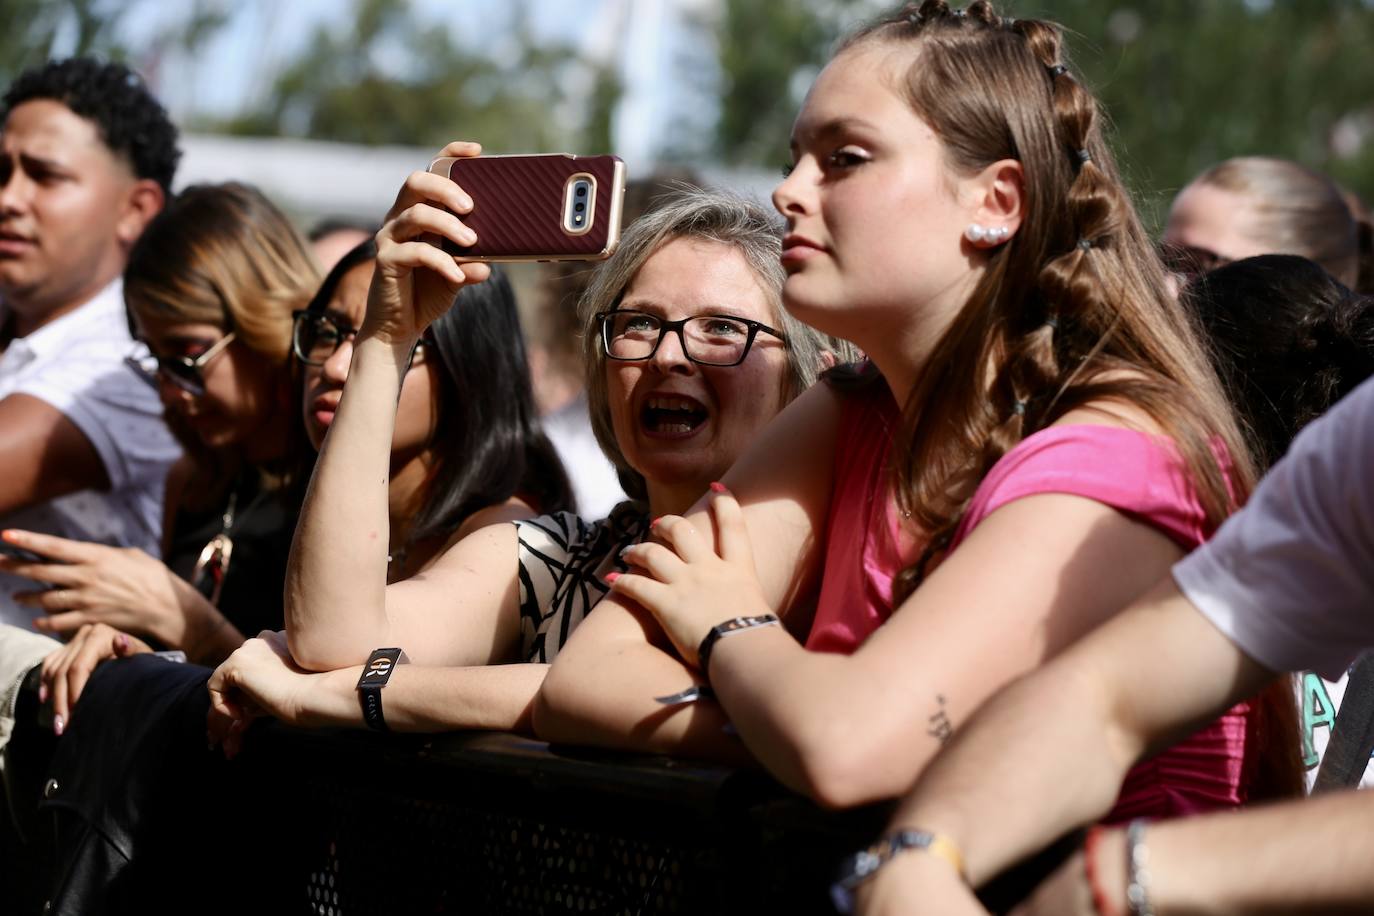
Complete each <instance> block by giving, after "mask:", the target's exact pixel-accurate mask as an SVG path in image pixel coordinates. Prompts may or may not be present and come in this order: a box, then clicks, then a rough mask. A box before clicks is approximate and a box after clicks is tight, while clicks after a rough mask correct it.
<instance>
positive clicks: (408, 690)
mask: <svg viewBox="0 0 1374 916" xmlns="http://www.w3.org/2000/svg"><path fill="white" fill-rule="evenodd" d="M362 670H363V669H362V666H361V665H359V666H356V667H353V668H342V669H339V670H338V671H330V672H326V673H325V674H321V675H315V676H314V677H317V678H319V681H318V682H317V683H316V684H315V685H313V688H312V690H311V692H310V695H309V697H308V698H307V700H306V708H305V710H304V711H303V714H302V716H301V724H303V725H308V726H313V727H319V726H335V727H357V728H361V727H363V726H364V725H365V722H364V720H363V715H362V708H361V706H360V705H359V703H358V692H357V683H358V677H359V676H360V675H361V674H362ZM547 671H548V666H547V665H536V664H515V665H491V666H487V667H478V668H440V667H425V666H419V665H401V666H400V667H398V668H396V669H395V671H394V672H393V673H392V675H391V680H390V681H389V682H388V683H387V685H386V687H385V688H384V690H383V695H382V708H383V714H384V715H385V716H386V724H387V726H388V727H389V728H390V729H391V730H392V731H398V732H422V733H429V732H446V731H459V730H463V729H484V730H489V731H514V732H520V733H523V734H530V733H531V732H532V729H531V727H530V709H531V706H532V705H533V702H534V697H535V695H536V694H537V693H538V692H539V685H540V684H542V683H543V682H544V675H545V673H546V672H547Z"/></svg>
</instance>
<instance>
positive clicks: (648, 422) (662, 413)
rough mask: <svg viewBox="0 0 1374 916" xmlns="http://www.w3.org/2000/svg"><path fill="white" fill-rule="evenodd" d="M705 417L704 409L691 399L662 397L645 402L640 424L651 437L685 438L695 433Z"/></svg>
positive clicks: (673, 396) (676, 396) (704, 420)
mask: <svg viewBox="0 0 1374 916" xmlns="http://www.w3.org/2000/svg"><path fill="white" fill-rule="evenodd" d="M707 416H708V414H707V411H706V408H705V407H703V406H702V405H701V403H700V402H699V401H697V400H695V399H693V398H687V397H682V396H680V395H671V396H670V395H663V396H658V397H650V398H648V399H647V400H646V401H645V403H644V407H643V409H642V410H641V411H640V423H641V424H642V425H643V427H644V429H645V431H646V432H648V433H650V434H651V435H659V436H686V435H691V434H692V433H694V432H696V431H697V430H698V429H699V428H700V427H701V425H702V424H703V423H705V422H706V419H707Z"/></svg>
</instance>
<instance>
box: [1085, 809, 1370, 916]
mask: <svg viewBox="0 0 1374 916" xmlns="http://www.w3.org/2000/svg"><path fill="white" fill-rule="evenodd" d="M1372 820H1374V793H1367V792H1345V793H1337V794H1334V795H1326V796H1322V797H1318V798H1312V799H1303V800H1299V801H1291V802H1285V803H1282V804H1276V805H1269V806H1266V807H1261V808H1251V809H1248V810H1245V811H1238V812H1227V813H1225V814H1214V815H1208V816H1205V817H1195V818H1187V819H1180V820H1176V821H1165V822H1161V823H1158V824H1154V825H1151V826H1150V827H1149V828H1147V829H1146V831H1145V838H1144V843H1145V846H1146V848H1147V849H1148V851H1149V863H1150V866H1149V894H1150V900H1151V902H1152V903H1153V904H1154V907H1155V910H1156V911H1157V912H1159V913H1162V914H1170V916H1172V914H1190V916H1210V914H1217V916H1221V914H1226V916H1249V914H1254V916H1263V914H1269V913H1303V914H1308V916H1314V914H1324V913H1332V914H1335V913H1367V912H1370V911H1371V910H1374V871H1371V870H1370V868H1369V863H1370V862H1374V832H1371V831H1370V830H1369V824H1370V822H1371V821H1372ZM1120 833H1121V831H1113V832H1112V834H1113V835H1112V836H1111V839H1112V840H1113V841H1114V842H1111V843H1110V845H1108V844H1104V846H1103V849H1102V851H1101V854H1102V855H1103V856H1109V855H1116V854H1121V855H1123V860H1124V853H1120V852H1119V851H1120V850H1123V849H1124V841H1123V840H1122V839H1121V838H1120V836H1119V834H1120ZM1104 839H1106V838H1104ZM1120 871H1122V872H1124V868H1122V869H1120ZM1106 890H1107V891H1108V892H1109V893H1110V894H1111V895H1112V896H1113V897H1114V898H1115V899H1116V901H1117V908H1118V910H1119V911H1121V912H1125V911H1126V907H1125V899H1126V895H1125V882H1124V880H1120V881H1116V882H1114V883H1113V884H1112V885H1111V886H1110V888H1108V889H1106Z"/></svg>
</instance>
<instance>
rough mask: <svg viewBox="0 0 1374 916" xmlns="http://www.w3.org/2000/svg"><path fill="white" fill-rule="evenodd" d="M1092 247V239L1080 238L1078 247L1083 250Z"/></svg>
mask: <svg viewBox="0 0 1374 916" xmlns="http://www.w3.org/2000/svg"><path fill="white" fill-rule="evenodd" d="M1092 247H1093V240H1092V239H1079V240H1078V248H1079V249H1080V250H1082V251H1087V250H1088V249H1090V248H1092Z"/></svg>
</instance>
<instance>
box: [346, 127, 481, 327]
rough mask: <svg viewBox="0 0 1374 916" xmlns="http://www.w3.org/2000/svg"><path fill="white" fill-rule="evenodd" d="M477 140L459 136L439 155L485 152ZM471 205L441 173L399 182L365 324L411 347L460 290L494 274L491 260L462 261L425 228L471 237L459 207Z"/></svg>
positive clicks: (459, 239)
mask: <svg viewBox="0 0 1374 916" xmlns="http://www.w3.org/2000/svg"><path fill="white" fill-rule="evenodd" d="M481 152H482V147H481V145H480V144H478V143H470V142H466V141H462V140H457V141H454V142H453V143H450V144H449V145H448V146H446V147H444V148H443V149H442V150H440V151H439V155H440V156H457V157H470V156H477V155H480V154H481ZM471 210H472V199H471V198H470V197H468V195H467V193H466V192H465V191H464V190H463V189H462V188H460V187H459V186H458V184H457V183H456V182H454V181H452V180H451V179H449V178H448V177H446V176H444V175H435V174H433V173H431V172H414V173H412V174H411V175H410V177H409V178H407V179H406V182H405V184H404V185H402V186H401V190H400V193H399V194H397V195H396V203H395V204H393V205H392V207H391V210H390V211H388V212H387V215H386V222H385V223H384V224H383V226H382V228H381V231H380V232H378V233H377V272H376V274H374V276H373V280H372V288H371V289H370V290H369V292H368V298H367V318H366V320H365V321H364V322H363V331H364V333H365V334H367V335H370V336H375V337H378V338H380V339H382V340H385V341H387V342H388V343H391V344H393V345H395V346H396V347H397V348H398V349H403V348H404V349H406V350H407V352H408V350H409V347H410V346H411V345H413V344H414V343H415V341H416V340H418V339H419V337H420V334H421V333H422V332H423V331H424V329H425V328H426V327H428V326H429V324H430V322H432V321H434V320H435V319H436V318H438V317H439V316H440V315H442V314H443V313H444V312H446V311H448V309H449V307H450V306H452V305H453V297H454V296H455V295H457V293H458V290H460V289H462V288H463V287H464V286H466V285H467V284H469V283H480V282H481V281H483V280H485V279H487V277H488V276H490V274H491V269H490V268H489V267H488V266H487V265H486V264H480V263H466V264H461V265H460V264H459V263H458V261H457V260H456V259H455V258H454V257H453V256H452V255H450V254H448V253H446V252H445V251H444V250H443V249H442V248H440V247H439V246H438V245H433V244H430V242H428V241H426V240H425V239H424V236H425V235H437V236H442V237H444V238H446V239H449V240H451V241H453V242H454V243H455V244H458V245H464V246H467V245H471V244H472V243H473V242H475V241H476V240H477V235H476V233H474V232H473V231H472V230H471V229H470V228H468V227H467V226H465V225H464V224H463V221H462V219H460V218H459V217H458V216H457V215H455V214H460V213H468V212H469V211H471Z"/></svg>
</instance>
